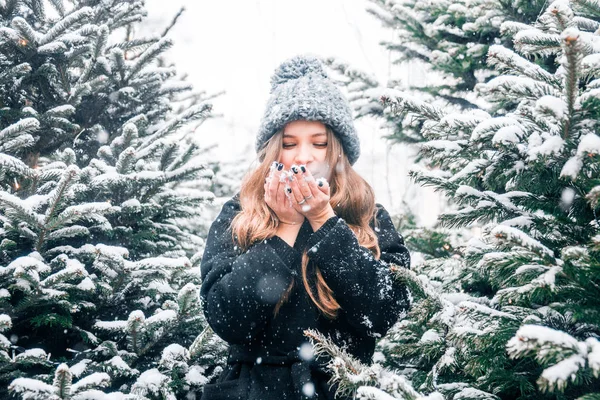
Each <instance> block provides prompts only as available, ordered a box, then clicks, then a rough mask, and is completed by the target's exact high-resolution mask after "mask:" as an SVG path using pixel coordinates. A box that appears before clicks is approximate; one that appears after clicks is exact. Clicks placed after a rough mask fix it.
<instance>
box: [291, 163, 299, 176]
mask: <svg viewBox="0 0 600 400" xmlns="http://www.w3.org/2000/svg"><path fill="white" fill-rule="evenodd" d="M292 171H294V173H295V174H297V173H298V167H296V166H295V165H292Z"/></svg>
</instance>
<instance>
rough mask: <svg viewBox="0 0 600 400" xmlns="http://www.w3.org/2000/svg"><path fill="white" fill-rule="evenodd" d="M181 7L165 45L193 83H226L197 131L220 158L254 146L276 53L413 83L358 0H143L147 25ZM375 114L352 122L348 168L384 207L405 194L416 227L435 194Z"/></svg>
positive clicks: (395, 205) (430, 214)
mask: <svg viewBox="0 0 600 400" xmlns="http://www.w3.org/2000/svg"><path fill="white" fill-rule="evenodd" d="M182 6H185V7H186V11H185V12H184V14H183V15H182V16H181V18H180V19H179V21H178V23H177V24H176V25H175V27H174V28H173V30H172V31H171V32H170V37H171V38H172V39H173V40H174V42H175V45H174V47H173V48H172V49H171V50H170V52H169V59H170V60H171V61H173V62H174V63H175V65H176V67H177V69H178V71H180V72H186V73H188V74H189V81H190V82H192V83H193V84H194V86H195V87H196V88H199V89H200V88H201V89H203V90H206V91H207V92H209V93H211V92H215V93H216V92H219V91H222V90H225V91H226V93H225V95H223V96H221V97H220V98H218V99H215V101H214V103H213V104H214V110H215V112H217V113H220V114H223V118H221V119H218V120H215V121H210V122H208V123H206V124H204V125H203V126H202V127H201V128H200V129H199V131H200V132H199V137H201V138H202V139H201V140H202V141H203V142H204V143H206V144H209V143H213V142H217V143H219V150H218V154H219V156H220V157H222V158H223V159H237V158H240V157H241V155H245V154H246V155H247V154H250V153H254V147H253V144H254V139H255V137H256V132H257V130H258V126H259V123H260V119H261V117H262V114H263V112H264V107H265V104H266V102H267V99H268V95H269V88H270V83H269V79H270V77H271V74H272V73H273V71H274V69H275V68H276V67H277V66H278V65H279V64H280V63H281V62H282V61H284V60H286V59H287V58H289V57H292V56H294V55H297V54H306V53H310V54H315V55H317V56H324V57H336V58H338V59H339V60H341V61H344V62H347V63H349V64H351V65H352V66H354V67H356V68H359V69H361V70H363V71H365V72H367V73H369V74H371V75H373V76H375V77H376V78H377V79H378V80H379V81H381V82H387V81H388V79H390V77H391V78H395V79H398V78H400V79H402V80H403V81H413V82H414V81H415V80H418V79H423V78H424V77H423V75H422V73H421V71H420V70H418V69H417V68H414V67H412V68H406V67H404V68H402V69H398V68H397V67H392V66H391V62H390V61H391V60H390V55H389V54H388V52H387V51H386V50H385V49H384V48H383V47H382V46H380V45H379V42H380V41H382V40H386V41H389V40H391V39H392V35H393V32H392V31H391V30H389V29H384V28H382V27H381V24H380V22H379V21H378V20H376V19H375V18H374V17H372V16H371V15H370V14H368V13H367V12H366V8H367V7H369V6H371V3H370V2H369V1H366V0H302V1H300V0H293V1H292V0H255V1H250V0H230V1H197V0H194V1H192V0H187V1H185V0H169V1H165V0H148V1H147V8H148V10H149V16H148V21H147V24H146V25H145V26H146V27H153V28H154V29H156V30H157V33H158V32H162V30H163V29H164V27H165V26H166V25H168V23H169V22H170V21H171V19H172V16H174V15H175V14H176V13H177V11H178V10H179V9H180V8H181V7H182ZM379 124H380V123H379V122H378V121H368V120H366V121H358V122H357V123H356V127H357V130H358V133H359V136H360V139H361V157H360V159H359V160H358V161H357V163H356V164H355V169H356V170H357V171H358V172H359V173H360V174H361V175H362V176H363V177H364V178H365V179H367V181H369V183H370V184H371V185H373V187H374V189H375V192H376V196H377V200H378V201H379V202H381V203H382V204H383V205H384V206H385V207H387V208H389V209H390V211H402V210H403V206H402V201H403V199H404V200H406V201H407V202H408V203H409V204H410V207H411V208H412V209H413V211H414V212H416V213H417V215H418V217H419V219H420V220H421V221H422V223H423V224H426V225H429V224H431V223H433V221H434V220H435V216H436V215H437V212H438V211H437V209H438V206H437V202H438V199H439V196H438V195H437V194H434V193H433V192H432V191H431V190H430V189H426V188H420V187H417V186H416V185H414V184H412V183H411V182H410V180H409V178H408V176H407V171H408V167H409V166H410V164H411V161H410V158H411V157H410V155H411V154H412V151H409V150H408V149H406V148H404V147H402V146H398V145H396V146H393V147H392V148H390V146H389V145H388V144H386V143H385V142H384V141H383V140H382V139H380V137H381V135H382V134H385V133H387V132H385V131H382V130H381V129H380V128H379Z"/></svg>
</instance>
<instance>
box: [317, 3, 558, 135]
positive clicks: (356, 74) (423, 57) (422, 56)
mask: <svg viewBox="0 0 600 400" xmlns="http://www.w3.org/2000/svg"><path fill="white" fill-rule="evenodd" d="M370 3H371V4H370V6H369V7H368V8H367V12H369V13H370V14H371V15H372V16H373V17H374V18H376V19H377V20H378V21H380V22H381V24H382V26H383V27H384V28H386V29H387V30H389V31H390V33H393V38H392V39H390V40H389V41H384V42H382V43H381V45H382V46H383V47H384V48H385V49H386V50H388V51H389V54H390V58H391V63H392V64H394V65H400V66H402V65H407V64H409V63H416V64H418V65H419V66H421V67H422V68H423V70H424V71H426V72H427V76H428V78H427V79H426V80H425V81H424V82H420V81H414V80H412V81H407V80H405V78H404V76H401V77H395V76H392V80H391V81H390V82H380V81H378V80H377V79H376V78H374V77H372V76H370V75H368V74H366V73H364V72H362V71H359V70H357V69H355V68H353V67H352V66H350V65H348V64H346V63H344V62H343V61H340V60H336V59H333V58H331V59H329V60H327V62H328V64H329V65H330V66H331V67H332V68H333V69H335V70H337V71H338V72H339V73H340V75H341V76H342V77H343V78H341V80H342V81H344V83H345V84H346V85H347V86H348V91H349V94H350V99H351V100H352V103H353V106H354V109H355V112H356V115H357V117H359V118H361V117H364V116H368V115H371V116H375V117H377V118H381V119H383V120H385V123H386V126H387V128H388V129H389V130H390V134H389V135H388V138H389V139H391V140H393V141H395V142H401V143H420V142H423V141H426V139H425V138H423V137H422V135H421V125H420V123H421V121H419V120H414V119H412V118H407V117H408V116H407V115H406V114H405V113H402V112H399V113H389V112H387V111H388V110H386V109H385V108H384V107H382V106H381V102H380V101H379V97H380V94H381V91H382V89H385V88H386V87H401V88H403V90H404V91H407V92H410V93H412V94H413V95H415V96H418V97H419V98H421V99H424V100H425V101H427V102H428V103H431V104H434V105H436V106H438V107H444V108H445V107H452V108H453V109H454V110H455V111H456V112H459V111H460V110H465V109H476V108H479V107H485V106H486V104H484V103H482V102H481V101H480V99H479V97H478V96H476V95H475V94H474V93H473V89H474V88H475V86H476V85H477V84H478V83H482V82H486V81H488V80H490V79H492V78H493V77H495V76H496V75H497V73H498V72H497V71H495V70H494V69H493V68H491V66H489V65H487V63H486V61H485V60H486V54H487V52H488V49H489V47H490V46H492V45H498V44H502V45H504V46H505V47H507V48H509V49H511V48H512V42H511V41H510V40H509V39H508V37H506V36H503V35H502V29H506V30H515V29H519V27H523V26H526V25H528V24H531V23H533V22H534V21H535V20H536V18H537V17H538V16H539V15H540V12H541V11H543V8H544V5H545V4H546V1H545V0H516V1H505V0H370ZM504 22H506V23H504ZM503 23H504V24H503ZM501 27H503V28H501ZM544 62H545V65H546V66H547V68H549V69H552V68H555V67H554V61H553V60H552V58H551V57H550V58H549V59H547V60H545V61H544Z"/></svg>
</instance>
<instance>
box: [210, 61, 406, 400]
mask: <svg viewBox="0 0 600 400" xmlns="http://www.w3.org/2000/svg"><path fill="white" fill-rule="evenodd" d="M271 82H272V90H271V98H270V100H269V102H268V104H267V111H266V113H265V116H264V117H263V120H262V124H261V127H260V132H259V134H258V138H257V146H256V147H257V151H258V160H259V162H260V164H259V165H258V167H257V168H256V169H255V170H253V171H251V172H249V173H248V174H247V175H246V177H245V178H244V180H243V182H242V186H241V189H240V192H239V193H238V194H236V195H235V196H234V197H233V198H232V199H231V200H229V201H228V202H227V203H226V204H225V205H224V206H223V209H222V211H221V213H220V214H219V216H218V217H217V219H216V220H215V222H214V223H213V224H212V226H211V228H210V231H209V235H208V239H207V243H206V249H205V253H204V256H203V259H202V263H201V274H202V288H201V298H202V301H203V305H204V312H205V315H206V318H207V321H208V323H209V325H210V326H211V327H212V329H213V330H214V331H215V332H216V333H217V334H218V335H219V336H220V337H221V338H223V339H224V340H226V341H227V342H228V343H229V344H230V350H229V356H228V364H227V367H226V368H225V370H224V371H223V373H222V374H221V375H220V376H219V378H218V379H217V382H216V383H211V384H207V385H206V386H205V388H204V393H203V396H202V400H216V399H244V400H245V399H252V400H254V399H256V400H259V399H260V400H264V399H278V400H279V399H317V398H318V399H333V398H334V394H335V386H334V387H331V388H330V387H329V385H328V384H327V381H328V380H329V378H330V376H329V375H328V373H327V372H326V369H325V368H324V366H323V362H322V360H315V359H313V357H312V355H311V345H310V343H309V341H308V339H307V338H306V337H305V336H304V335H303V331H304V330H305V329H309V328H313V329H317V330H319V331H320V332H322V333H323V334H325V335H326V336H330V337H331V338H332V340H333V341H334V342H336V344H338V345H339V346H343V347H345V348H346V350H347V351H348V352H349V353H351V354H353V355H354V356H355V357H356V358H358V359H359V360H361V361H362V362H364V363H367V364H370V363H371V357H372V356H373V352H374V348H375V341H376V339H377V338H379V337H381V336H383V335H385V333H386V332H387V330H388V329H389V327H390V326H391V325H392V324H394V323H395V322H396V321H397V320H398V318H399V316H400V314H401V313H402V311H404V310H406V308H407V307H408V292H407V289H406V287H404V286H403V285H399V284H397V283H394V282H393V279H392V276H391V274H390V264H396V265H402V266H405V267H409V265H410V257H409V254H408V251H407V249H406V248H405V247H404V241H403V239H402V237H401V236H400V235H399V234H398V232H397V231H396V230H395V228H394V225H393V223H392V221H391V219H390V216H389V214H388V213H387V212H386V211H385V209H384V208H383V207H381V206H380V205H378V204H375V201H374V195H373V190H372V189H371V187H370V186H369V185H368V184H367V183H366V182H365V181H364V180H363V179H362V178H361V177H360V176H359V175H358V174H357V173H356V172H355V171H354V170H353V169H352V164H353V163H354V162H355V161H356V159H357V158H358V155H359V142H358V138H357V136H356V132H355V130H354V126H353V123H352V115H351V112H350V108H349V106H348V103H347V101H346V100H345V98H344V97H343V95H342V94H341V92H340V91H339V89H337V87H336V86H335V85H334V84H333V82H332V81H330V80H329V79H328V77H327V75H326V73H325V72H324V69H323V67H322V64H321V63H320V61H319V60H318V59H316V58H312V57H296V58H293V59H291V60H288V61H287V62H285V63H283V64H282V65H281V66H280V67H279V68H278V69H277V71H276V72H275V74H274V76H273V77H272V79H271Z"/></svg>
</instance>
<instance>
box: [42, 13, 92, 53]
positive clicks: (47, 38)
mask: <svg viewBox="0 0 600 400" xmlns="http://www.w3.org/2000/svg"><path fill="white" fill-rule="evenodd" d="M93 16H94V11H93V10H92V9H91V8H90V7H82V8H80V9H78V10H75V11H73V12H72V13H71V14H69V15H67V16H66V17H64V18H63V19H62V20H61V21H60V22H58V23H56V24H55V25H53V26H52V28H50V29H49V30H48V32H46V34H45V35H43V36H42V37H41V38H40V39H39V44H40V45H43V44H46V43H50V42H52V41H54V40H55V39H56V38H58V37H59V36H60V35H62V34H63V33H64V32H65V31H67V30H68V29H70V28H72V27H73V25H75V24H77V23H79V22H81V21H83V20H86V19H90V18H92V17H93Z"/></svg>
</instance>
